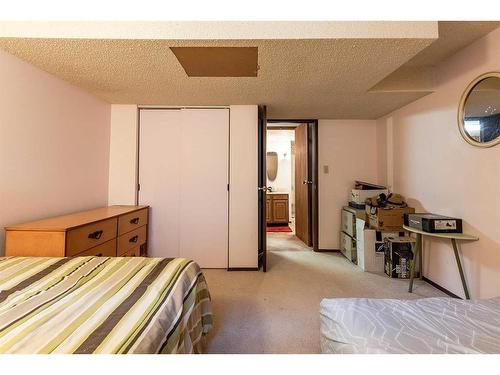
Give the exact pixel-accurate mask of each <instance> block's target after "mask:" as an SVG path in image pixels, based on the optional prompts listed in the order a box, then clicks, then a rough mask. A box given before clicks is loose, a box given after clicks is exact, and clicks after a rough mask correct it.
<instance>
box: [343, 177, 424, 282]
mask: <svg viewBox="0 0 500 375" xmlns="http://www.w3.org/2000/svg"><path fill="white" fill-rule="evenodd" d="M414 212H415V210H414V209H413V208H411V207H408V205H407V204H406V202H405V201H404V199H403V197H402V196H401V195H399V194H390V193H389V191H388V189H387V188H386V187H385V186H381V185H374V184H370V183H367V182H363V181H356V182H355V188H354V189H352V191H351V196H350V200H349V206H348V207H343V208H342V228H341V233H340V251H341V252H342V253H343V254H344V255H345V256H346V258H348V259H349V260H351V261H352V262H353V263H356V264H357V265H358V266H359V267H360V268H361V269H363V271H366V272H377V273H383V272H385V273H386V274H387V275H389V276H390V277H398V278H407V277H409V263H410V261H411V260H412V258H413V256H412V252H411V241H412V239H411V238H410V237H406V236H405V231H404V229H403V217H404V214H408V213H414ZM406 250H408V251H409V252H408V251H406Z"/></svg>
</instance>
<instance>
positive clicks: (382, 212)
mask: <svg viewBox="0 0 500 375" xmlns="http://www.w3.org/2000/svg"><path fill="white" fill-rule="evenodd" d="M414 212H415V209H414V208H413V207H404V208H382V207H373V206H366V217H367V220H368V226H369V227H370V228H372V229H375V230H380V231H384V232H402V231H403V230H404V229H403V222H404V214H412V213H414Z"/></svg>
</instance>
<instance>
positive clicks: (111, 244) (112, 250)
mask: <svg viewBox="0 0 500 375" xmlns="http://www.w3.org/2000/svg"><path fill="white" fill-rule="evenodd" d="M73 256H76V257H88V256H98V257H115V256H116V238H113V239H112V240H111V241H108V242H104V243H103V244H101V245H98V246H96V247H93V248H91V249H88V250H85V251H83V252H81V253H79V254H76V255H73Z"/></svg>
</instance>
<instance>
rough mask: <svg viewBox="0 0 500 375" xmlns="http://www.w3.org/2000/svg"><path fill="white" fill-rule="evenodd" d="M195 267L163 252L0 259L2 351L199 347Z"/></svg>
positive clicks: (206, 305) (200, 284) (205, 307)
mask: <svg viewBox="0 0 500 375" xmlns="http://www.w3.org/2000/svg"><path fill="white" fill-rule="evenodd" d="M211 326H212V313H211V306H210V295H209V292H208V289H207V285H206V282H205V278H204V276H203V274H202V272H201V270H200V268H199V266H198V265H197V264H196V263H194V262H192V261H190V260H186V259H182V258H175V259H163V258H108V257H76V258H34V257H7V258H0V353H108V354H110V353H193V352H195V353H199V352H200V351H201V341H202V340H201V338H202V335H203V334H206V333H207V332H208V331H209V329H210V328H211Z"/></svg>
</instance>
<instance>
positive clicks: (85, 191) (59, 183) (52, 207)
mask: <svg viewBox="0 0 500 375" xmlns="http://www.w3.org/2000/svg"><path fill="white" fill-rule="evenodd" d="M0 82H1V90H0V227H2V228H3V227H4V226H5V225H10V224H15V223H19V222H24V221H28V220H36V219H39V218H44V217H48V216H53V215H58V214H63V213H68V212H72V211H76V210H82V209H88V208H94V207H98V206H104V205H106V204H107V200H108V158H109V121H110V106H109V104H107V103H105V102H103V101H101V100H98V99H97V98H95V97H93V96H91V95H89V94H87V93H86V92H84V91H82V90H80V89H79V88H76V87H74V86H72V85H70V84H68V83H66V82H64V81H62V80H60V79H58V78H55V77H53V76H51V75H50V74H48V73H45V72H43V71H41V70H40V69H38V68H36V67H34V66H32V65H30V64H28V63H26V62H24V61H22V60H20V59H18V58H16V57H14V56H12V55H10V54H7V53H6V52H3V51H1V50H0ZM0 233H1V234H0V254H3V246H4V240H3V237H4V232H3V230H2V231H0Z"/></svg>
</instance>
